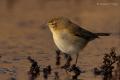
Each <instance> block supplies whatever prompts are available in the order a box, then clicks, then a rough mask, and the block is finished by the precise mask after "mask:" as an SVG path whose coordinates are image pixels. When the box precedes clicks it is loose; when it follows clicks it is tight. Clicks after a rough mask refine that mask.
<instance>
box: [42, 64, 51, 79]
mask: <svg viewBox="0 0 120 80" xmlns="http://www.w3.org/2000/svg"><path fill="white" fill-rule="evenodd" d="M51 71H52V68H51V66H50V65H48V66H47V67H45V68H43V77H44V79H45V80H47V79H48V75H50V74H51Z"/></svg>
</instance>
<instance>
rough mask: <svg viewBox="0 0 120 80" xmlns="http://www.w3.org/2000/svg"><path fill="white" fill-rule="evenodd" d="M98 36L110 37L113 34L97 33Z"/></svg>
mask: <svg viewBox="0 0 120 80" xmlns="http://www.w3.org/2000/svg"><path fill="white" fill-rule="evenodd" d="M95 34H96V35H97V36H110V35H111V33H95Z"/></svg>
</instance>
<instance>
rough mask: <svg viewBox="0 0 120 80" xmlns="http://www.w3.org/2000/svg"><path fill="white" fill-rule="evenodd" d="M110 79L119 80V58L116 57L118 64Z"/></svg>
mask: <svg viewBox="0 0 120 80" xmlns="http://www.w3.org/2000/svg"><path fill="white" fill-rule="evenodd" d="M112 79H113V80H120V56H118V62H117V63H116V69H115V73H114V76H113V78H112Z"/></svg>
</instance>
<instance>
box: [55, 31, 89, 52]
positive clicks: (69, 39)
mask: <svg viewBox="0 0 120 80" xmlns="http://www.w3.org/2000/svg"><path fill="white" fill-rule="evenodd" d="M53 39H54V42H55V44H56V46H57V47H58V48H59V49H60V50H61V51H62V52H64V53H68V54H76V53H78V52H79V51H80V50H81V49H83V48H84V46H85V45H86V44H87V41H86V40H85V39H83V38H80V37H77V36H73V35H71V34H69V33H67V32H62V33H60V34H55V33H54V34H53Z"/></svg>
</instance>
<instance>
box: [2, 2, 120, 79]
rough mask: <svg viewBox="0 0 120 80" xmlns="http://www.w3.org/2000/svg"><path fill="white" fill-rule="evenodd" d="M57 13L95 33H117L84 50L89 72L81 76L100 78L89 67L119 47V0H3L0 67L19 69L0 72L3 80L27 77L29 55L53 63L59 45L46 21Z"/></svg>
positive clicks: (92, 43) (81, 60) (42, 61)
mask: <svg viewBox="0 0 120 80" xmlns="http://www.w3.org/2000/svg"><path fill="white" fill-rule="evenodd" d="M56 16H65V17H68V18H69V19H71V20H72V21H73V22H74V23H76V24H78V25H80V26H81V27H83V28H85V29H87V30H90V31H93V32H110V33H114V35H112V36H110V37H102V38H101V39H99V40H95V41H93V42H91V43H90V44H88V46H87V47H86V48H85V49H84V51H83V52H82V53H81V56H82V57H80V60H79V63H80V64H79V66H81V67H82V68H84V69H86V70H87V71H88V72H87V73H85V75H82V76H81V78H82V79H84V80H88V78H91V80H100V78H94V77H93V75H92V73H91V72H90V70H91V69H92V68H93V67H95V66H98V65H99V64H100V63H101V62H102V61H101V59H102V56H103V54H104V52H107V51H109V49H110V48H111V47H116V48H118V49H120V36H119V33H120V0H0V56H1V58H0V64H1V65H0V67H1V68H10V69H13V68H15V70H16V73H13V74H10V73H5V74H3V73H1V72H0V78H1V79H2V80H8V79H10V78H11V76H15V77H16V78H17V80H27V78H28V77H27V71H28V69H29V66H30V64H29V62H28V61H27V60H26V57H27V56H32V57H33V58H35V59H36V60H37V61H39V63H40V64H43V65H46V64H52V65H54V62H55V61H54V57H55V50H56V46H55V45H54V42H53V40H52V35H51V33H50V31H49V29H48V27H47V26H46V23H47V21H48V20H49V19H50V18H52V17H56ZM49 56H51V57H49ZM96 59H98V61H96ZM91 62H92V63H91ZM93 63H94V64H93ZM86 74H87V75H86ZM6 76H7V77H6ZM21 78H22V79H21ZM39 80H42V79H41V78H39ZM62 80H63V79H62Z"/></svg>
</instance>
